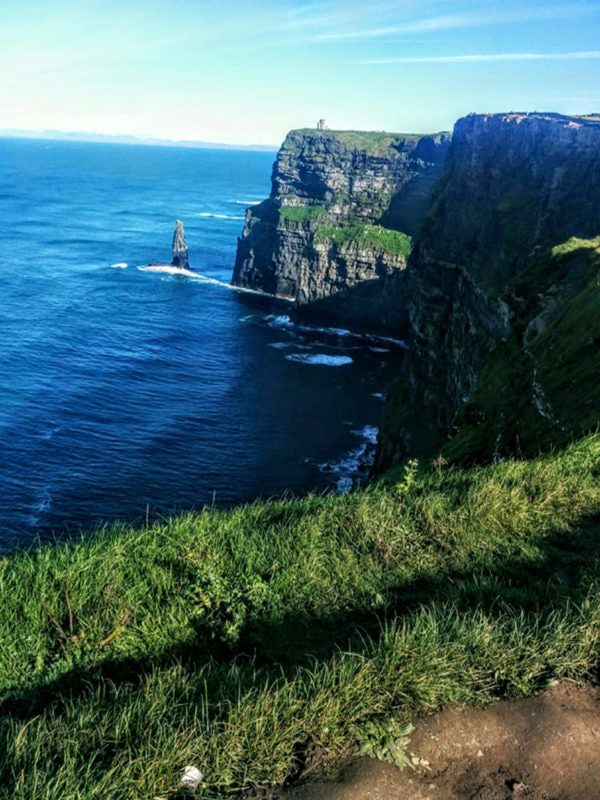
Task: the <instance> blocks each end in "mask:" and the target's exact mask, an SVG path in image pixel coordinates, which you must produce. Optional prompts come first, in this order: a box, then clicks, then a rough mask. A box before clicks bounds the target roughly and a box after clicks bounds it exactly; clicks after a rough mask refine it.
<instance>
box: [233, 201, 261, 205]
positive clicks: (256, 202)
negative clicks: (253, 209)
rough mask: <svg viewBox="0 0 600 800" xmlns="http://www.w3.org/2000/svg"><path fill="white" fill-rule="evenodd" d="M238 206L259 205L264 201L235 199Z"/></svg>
mask: <svg viewBox="0 0 600 800" xmlns="http://www.w3.org/2000/svg"><path fill="white" fill-rule="evenodd" d="M233 202H234V203H235V204H236V206H257V205H259V204H260V203H261V202H262V201H261V200H234V201H233Z"/></svg>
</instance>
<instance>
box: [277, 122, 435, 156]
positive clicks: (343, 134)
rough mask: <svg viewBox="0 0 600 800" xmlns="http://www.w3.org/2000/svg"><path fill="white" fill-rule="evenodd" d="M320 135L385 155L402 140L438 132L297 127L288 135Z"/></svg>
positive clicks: (351, 147)
mask: <svg viewBox="0 0 600 800" xmlns="http://www.w3.org/2000/svg"><path fill="white" fill-rule="evenodd" d="M306 134H310V135H311V136H320V137H322V138H324V139H337V140H338V141H340V142H342V143H343V144H344V145H346V147H348V148H350V149H352V150H361V151H364V152H366V153H368V154H369V155H375V156H378V155H385V154H386V153H387V152H388V151H389V150H390V149H391V148H392V147H393V146H394V145H397V144H398V143H400V142H406V143H407V144H410V143H416V142H418V141H419V139H422V138H423V136H435V135H437V134H426V133H389V132H386V131H336V130H318V129H317V128H297V129H296V130H293V131H290V133H289V134H288V136H293V135H306Z"/></svg>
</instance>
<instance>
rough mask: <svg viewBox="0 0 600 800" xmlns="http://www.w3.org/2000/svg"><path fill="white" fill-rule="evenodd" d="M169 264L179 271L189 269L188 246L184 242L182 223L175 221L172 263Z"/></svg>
mask: <svg viewBox="0 0 600 800" xmlns="http://www.w3.org/2000/svg"><path fill="white" fill-rule="evenodd" d="M171 264H172V265H173V266H174V267H179V269H189V268H190V262H189V261H188V246H187V243H186V241H185V231H184V230H183V222H181V220H179V219H178V220H177V222H176V223H175V232H174V234H173V261H171Z"/></svg>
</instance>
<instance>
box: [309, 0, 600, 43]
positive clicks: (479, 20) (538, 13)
mask: <svg viewBox="0 0 600 800" xmlns="http://www.w3.org/2000/svg"><path fill="white" fill-rule="evenodd" d="M598 12H600V5H599V4H597V3H595V4H590V5H588V4H585V5H581V4H574V3H568V4H560V5H555V6H550V7H546V8H539V7H538V8H522V9H515V10H509V11H497V12H491V13H490V12H475V11H474V12H470V13H464V14H444V15H441V16H433V17H431V16H430V17H423V18H421V19H415V20H409V21H407V22H398V23H396V22H394V23H391V24H386V25H380V26H377V27H372V28H363V29H362V30H361V29H354V30H331V31H326V32H324V33H321V34H319V35H318V36H316V37H315V39H316V40H317V41H335V40H365V39H379V38H383V37H387V36H397V35H402V34H412V33H432V32H436V31H444V30H457V29H461V28H462V29H464V28H477V27H486V26H492V25H507V24H513V23H518V22H533V21H535V20H551V19H562V18H567V17H574V16H577V17H581V16H587V15H591V14H595V13H598Z"/></svg>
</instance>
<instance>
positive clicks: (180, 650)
mask: <svg viewBox="0 0 600 800" xmlns="http://www.w3.org/2000/svg"><path fill="white" fill-rule="evenodd" d="M598 579H600V519H598V518H594V519H590V520H588V522H587V524H586V525H583V526H582V527H580V528H578V529H577V530H576V531H575V532H573V533H572V534H571V535H565V534H564V533H562V534H558V535H556V536H554V537H552V538H548V539H547V540H545V541H543V542H540V543H539V556H538V557H537V558H536V559H534V560H532V559H526V558H519V559H514V558H512V559H506V558H504V559H500V560H498V562H497V563H496V565H495V567H494V569H486V570H483V569H482V570H479V571H476V572H466V571H462V572H459V571H454V572H444V573H443V574H442V573H441V574H439V575H436V576H435V577H434V578H432V579H429V580H418V581H413V582H411V583H409V584H405V585H400V586H397V587H395V588H393V589H392V590H391V591H389V592H388V593H387V596H386V597H385V598H381V602H380V605H379V607H378V608H373V609H368V610H365V609H364V608H347V609H345V611H344V612H343V613H339V614H335V615H331V616H319V617H315V616H314V615H311V614H308V613H307V614H305V615H304V614H296V615H294V616H289V617H285V618H283V619H278V620H276V621H274V620H271V619H269V618H268V617H265V618H264V619H260V620H256V621H253V622H252V623H250V624H248V625H246V627H244V628H243V629H242V631H241V635H240V637H239V639H238V640H237V641H236V643H235V645H229V644H227V643H225V642H223V641H222V640H220V639H219V638H218V637H217V636H216V635H215V633H214V631H211V630H210V629H209V628H208V626H203V625H201V624H199V625H198V626H197V629H196V635H195V638H194V639H193V641H192V642H190V643H187V644H186V645H185V646H177V647H173V648H170V649H168V650H165V651H164V652H163V653H162V654H161V656H160V657H158V658H156V657H155V658H151V659H133V658H126V659H113V660H108V661H106V662H103V663H102V664H101V665H99V666H98V667H97V668H96V669H93V670H90V669H89V668H87V669H86V668H75V669H72V670H71V671H70V672H67V673H66V674H65V675H63V676H62V677H61V678H60V679H57V680H55V681H50V682H47V683H44V684H41V685H37V686H33V687H22V686H15V687H13V688H12V689H9V690H8V691H7V692H6V693H5V695H4V698H3V700H2V702H1V703H0V720H1V718H2V717H3V716H4V717H16V718H26V717H29V716H31V715H33V714H38V713H40V712H41V711H43V710H44V709H45V708H46V707H47V706H49V705H54V706H55V707H56V708H57V709H60V707H61V706H62V705H64V703H65V702H69V701H71V700H74V699H75V698H76V697H77V696H78V695H80V694H82V693H86V692H88V691H89V690H90V689H92V688H93V687H94V686H96V685H98V684H99V683H100V682H103V681H107V680H108V681H110V682H112V683H114V684H116V685H119V684H131V685H132V686H135V685H138V684H139V683H140V681H141V680H143V678H144V675H145V674H146V673H147V671H149V670H152V669H156V668H165V667H168V666H170V665H173V664H176V663H179V664H183V665H184V666H189V667H198V668H199V667H201V666H202V665H204V664H206V663H207V662H208V661H211V662H213V663H222V664H226V663H228V662H230V661H232V660H233V659H236V662H237V663H241V662H243V661H244V660H245V659H247V660H248V661H250V660H251V661H252V664H253V665H254V667H264V668H266V669H269V668H276V669H277V670H278V671H279V672H281V671H283V673H285V672H286V671H287V670H293V669H295V668H296V667H298V666H303V665H307V664H309V663H311V662H314V660H315V659H317V660H321V659H323V660H324V659H327V658H328V657H330V656H331V654H332V653H333V652H334V651H335V650H336V649H340V648H341V649H345V648H350V647H351V648H352V649H353V650H354V651H355V652H360V651H361V649H363V648H364V641H365V639H366V638H367V637H372V638H374V639H377V637H378V635H379V632H380V630H381V626H382V624H383V623H385V622H387V621H389V620H392V619H397V618H399V617H400V618H401V617H402V615H404V614H407V613H409V612H413V611H415V610H418V609H419V608H421V607H425V606H426V605H427V604H429V603H432V602H434V601H438V602H442V603H452V604H453V605H454V606H455V607H456V608H457V610H458V611H472V610H473V609H475V608H480V609H482V610H484V611H486V612H488V613H490V614H491V615H492V616H493V615H494V614H495V613H496V612H497V613H498V614H506V611H507V609H509V610H510V611H512V612H521V611H524V612H530V611H536V612H542V613H544V612H548V613H549V612H551V611H554V610H560V609H564V608H565V607H566V606H568V605H571V604H577V603H579V602H580V601H581V600H582V599H583V597H584V596H585V594H586V592H587V590H588V589H589V587H590V585H591V584H592V583H593V582H594V581H595V580H598Z"/></svg>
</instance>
